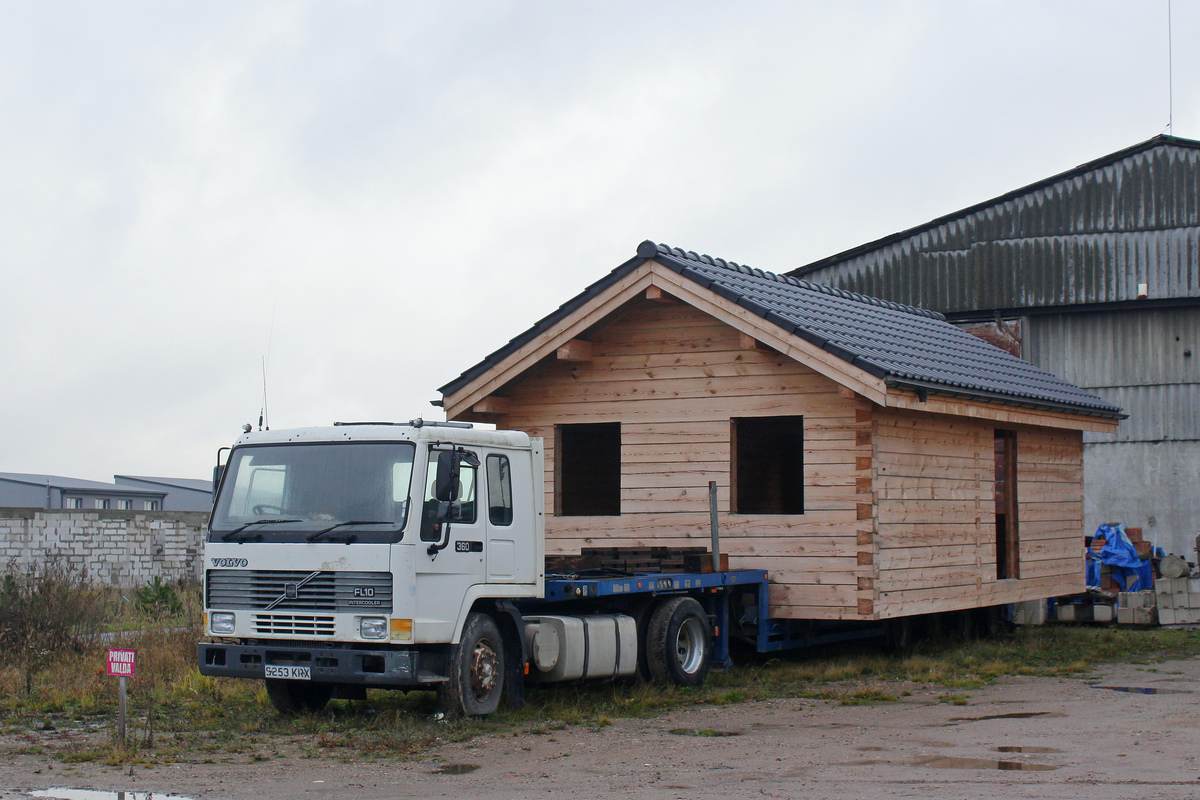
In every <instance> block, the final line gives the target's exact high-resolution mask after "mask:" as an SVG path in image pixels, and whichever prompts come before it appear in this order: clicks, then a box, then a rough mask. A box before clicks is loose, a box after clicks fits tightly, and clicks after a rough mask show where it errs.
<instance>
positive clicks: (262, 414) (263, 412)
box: [258, 303, 275, 431]
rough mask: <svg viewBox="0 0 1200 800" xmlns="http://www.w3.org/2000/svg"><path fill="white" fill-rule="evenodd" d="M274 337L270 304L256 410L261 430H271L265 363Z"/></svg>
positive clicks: (269, 354) (272, 305)
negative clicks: (259, 392) (260, 391)
mask: <svg viewBox="0 0 1200 800" xmlns="http://www.w3.org/2000/svg"><path fill="white" fill-rule="evenodd" d="M274 339H275V304H274V303H272V304H271V328H270V330H269V331H268V333H267V354H266V355H265V356H263V357H262V381H263V396H262V407H261V408H260V409H259V410H258V429H259V430H260V431H261V430H262V429H263V427H264V425H265V427H266V429H267V430H271V418H270V415H268V414H267V364H269V363H270V361H271V343H272V341H273V340H274Z"/></svg>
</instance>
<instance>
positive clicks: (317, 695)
mask: <svg viewBox="0 0 1200 800" xmlns="http://www.w3.org/2000/svg"><path fill="white" fill-rule="evenodd" d="M266 684H267V697H268V698H269V699H270V701H271V705H273V706H275V710H276V711H278V712H279V713H280V714H287V715H289V716H290V715H292V714H308V713H312V712H315V711H320V710H321V709H322V708H324V707H325V705H326V704H327V703H328V702H329V698H330V697H332V696H333V686H332V685H331V684H328V683H310V682H309V681H288V680H276V679H273V678H267V679H266Z"/></svg>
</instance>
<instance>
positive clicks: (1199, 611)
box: [1155, 578, 1200, 625]
mask: <svg viewBox="0 0 1200 800" xmlns="http://www.w3.org/2000/svg"><path fill="white" fill-rule="evenodd" d="M1155 586H1156V588H1157V590H1158V621H1159V622H1160V623H1161V624H1163V625H1195V624H1198V623H1200V578H1173V579H1172V578H1159V579H1158V582H1157V583H1156V584H1155Z"/></svg>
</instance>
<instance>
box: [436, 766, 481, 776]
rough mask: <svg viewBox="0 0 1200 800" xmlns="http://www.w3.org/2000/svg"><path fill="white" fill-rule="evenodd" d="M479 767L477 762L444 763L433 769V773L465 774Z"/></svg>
mask: <svg viewBox="0 0 1200 800" xmlns="http://www.w3.org/2000/svg"><path fill="white" fill-rule="evenodd" d="M477 769H479V765H478V764H446V765H445V766H443V767H438V768H437V769H435V770H434V771H433V773H432V774H434V775H466V774H467V773H468V772H474V771H475V770H477Z"/></svg>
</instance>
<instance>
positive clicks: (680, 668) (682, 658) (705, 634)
mask: <svg viewBox="0 0 1200 800" xmlns="http://www.w3.org/2000/svg"><path fill="white" fill-rule="evenodd" d="M712 657H713V642H712V626H711V625H709V623H708V614H706V613H705V612H704V607H703V606H702V605H700V603H698V602H697V601H696V600H695V599H694V598H691V597H672V598H670V599H667V600H664V601H663V602H662V603H660V604H659V605H658V607H657V608H655V609H654V611H653V613H652V614H651V615H650V625H649V627H648V628H647V631H646V666H647V667H649V669H650V676H651V677H652V678H653V680H654V682H655V683H659V684H663V685H675V686H699V685H700V684H702V683H704V679H705V678H706V677H707V676H708V668H709V667H710V666H712Z"/></svg>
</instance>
